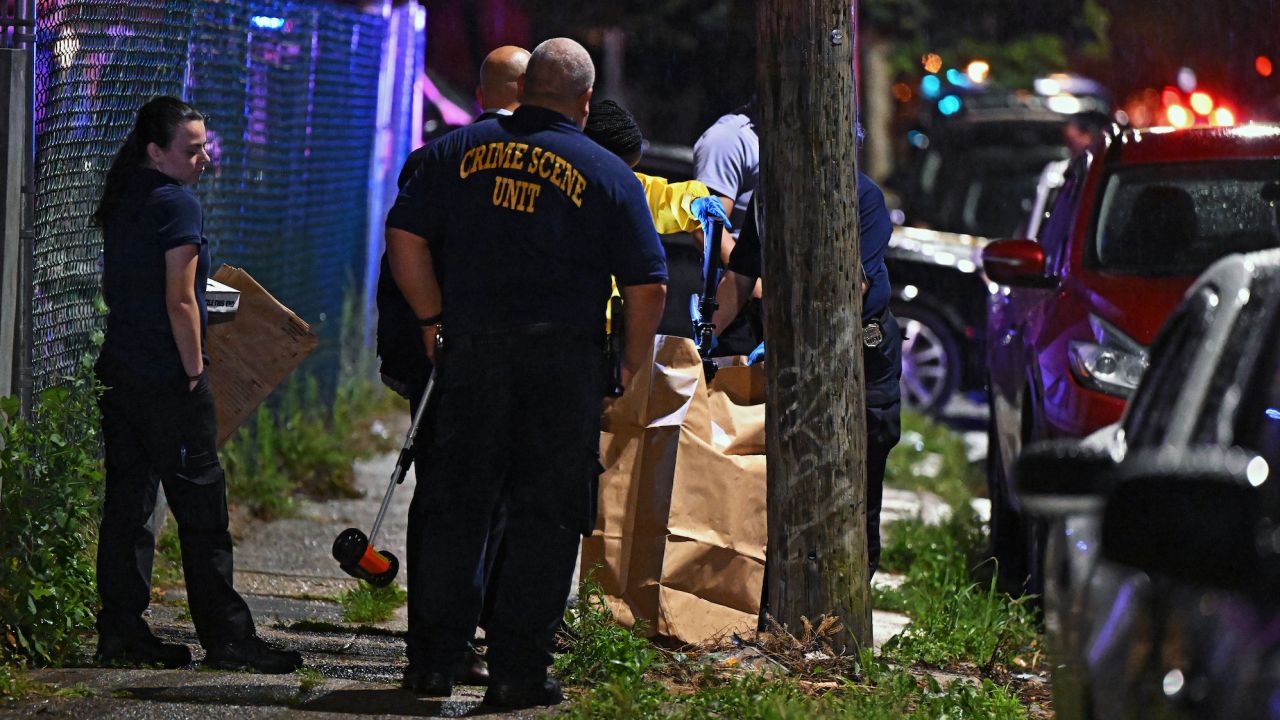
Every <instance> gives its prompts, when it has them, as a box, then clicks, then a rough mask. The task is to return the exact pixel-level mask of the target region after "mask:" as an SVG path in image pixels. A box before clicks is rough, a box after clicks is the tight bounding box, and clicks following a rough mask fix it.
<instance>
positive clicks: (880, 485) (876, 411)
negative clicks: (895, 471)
mask: <svg viewBox="0 0 1280 720" xmlns="http://www.w3.org/2000/svg"><path fill="white" fill-rule="evenodd" d="M901 435H902V419H901V404H900V403H898V402H895V403H892V404H890V405H883V406H880V407H870V406H868V407H867V564H868V566H869V567H870V569H871V572H870V574H871V575H875V574H876V570H877V569H878V568H879V567H880V507H881V505H882V504H883V502H884V469H885V463H886V462H887V460H888V459H889V451H890V450H892V449H893V446H894V445H897V444H898V438H899V437H901Z"/></svg>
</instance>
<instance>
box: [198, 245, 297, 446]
mask: <svg viewBox="0 0 1280 720" xmlns="http://www.w3.org/2000/svg"><path fill="white" fill-rule="evenodd" d="M213 279H214V280H217V281H218V282H220V283H222V284H224V285H229V286H231V287H233V288H235V289H237V290H239V291H240V309H239V310H238V311H237V312H236V316H235V319H234V320H231V321H230V322H226V323H220V324H217V325H210V326H209V328H208V330H207V338H206V347H207V349H208V351H209V385H210V386H211V388H212V389H213V397H214V401H215V403H216V404H217V409H218V446H219V447H221V446H222V444H223V443H224V442H226V441H227V438H229V437H231V434H232V433H234V432H235V431H236V428H238V427H240V424H241V423H243V422H244V421H245V420H247V419H248V418H249V416H250V415H252V414H253V413H254V411H255V410H257V409H258V405H260V404H262V401H263V400H266V399H267V396H268V395H270V394H271V391H272V390H274V389H275V387H276V386H277V385H279V384H280V383H281V382H282V381H283V380H284V379H285V378H286V377H288V376H289V373H291V372H293V371H294V369H295V368H297V367H298V365H299V364H301V363H302V361H303V360H304V359H305V358H306V357H307V355H310V354H311V351H312V350H315V349H316V346H317V345H319V344H320V339H319V338H318V337H316V336H315V334H314V333H312V332H311V326H310V325H308V324H307V323H305V322H303V320H302V319H301V318H299V317H298V316H297V315H294V314H293V312H291V311H290V310H289V308H287V307H285V306H284V305H281V304H280V302H279V301H278V300H276V299H275V298H274V297H272V296H271V293H269V292H267V291H266V290H264V289H263V287H262V286H261V285H259V284H258V283H257V282H256V281H255V280H254V279H253V278H251V277H249V273H247V272H245V271H244V270H241V269H240V268H237V267H232V266H230V265H223V266H222V267H220V268H218V271H217V272H216V273H214V274H213Z"/></svg>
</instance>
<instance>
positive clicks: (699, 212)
mask: <svg viewBox="0 0 1280 720" xmlns="http://www.w3.org/2000/svg"><path fill="white" fill-rule="evenodd" d="M689 209H690V210H691V211H693V215H694V217H696V218H698V222H700V223H702V231H703V232H707V231H708V230H710V229H711V221H712V220H713V219H716V218H719V219H720V222H722V223H724V226H725V227H726V228H728V229H729V230H732V229H733V225H732V224H730V223H729V216H728V215H725V214H724V204H723V203H721V202H720V198H718V197H710V196H708V197H700V198H698V199H697V200H694V201H693V202H692V203H691V204H690V205H689Z"/></svg>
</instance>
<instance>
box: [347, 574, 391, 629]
mask: <svg viewBox="0 0 1280 720" xmlns="http://www.w3.org/2000/svg"><path fill="white" fill-rule="evenodd" d="M408 599H409V594H408V593H406V592H405V591H404V590H402V589H400V586H399V585H396V584H394V583H392V584H391V585H388V586H386V587H375V586H373V585H370V584H369V583H367V582H365V581H363V580H361V581H360V584H359V585H358V586H357V587H354V588H352V589H350V590H348V591H346V592H345V593H343V594H342V595H341V596H340V597H339V598H338V604H339V605H341V606H342V619H343V620H345V621H347V622H349V623H380V622H385V621H387V620H390V619H391V616H392V615H394V614H395V612H396V608H398V607H400V606H401V605H404V604H405V601H406V600H408Z"/></svg>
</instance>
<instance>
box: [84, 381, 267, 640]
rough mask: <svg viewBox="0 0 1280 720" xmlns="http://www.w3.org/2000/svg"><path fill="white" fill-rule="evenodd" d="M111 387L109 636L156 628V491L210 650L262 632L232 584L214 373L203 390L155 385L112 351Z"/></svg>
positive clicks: (105, 536) (103, 534)
mask: <svg viewBox="0 0 1280 720" xmlns="http://www.w3.org/2000/svg"><path fill="white" fill-rule="evenodd" d="M97 373H98V379H99V380H100V381H101V382H102V383H103V384H104V385H106V386H107V390H106V392H104V393H103V395H102V398H101V400H100V401H99V405H100V407H101V410H102V437H103V444H104V446H105V451H106V497H105V498H104V501H103V506H102V525H101V528H100V531H99V536H98V595H99V597H100V598H101V600H102V610H101V611H100V612H99V613H98V632H99V634H101V635H115V636H124V637H128V636H133V635H137V634H141V633H145V632H148V630H147V626H146V623H145V622H144V621H143V619H142V613H143V611H145V610H146V609H147V604H148V603H149V602H150V600H151V564H152V560H153V558H154V556H155V536H154V535H153V534H152V532H151V529H150V528H149V527H148V520H149V519H150V517H151V512H152V510H153V509H154V508H155V503H156V488H157V486H158V485H159V483H164V492H165V497H166V498H168V500H169V508H170V509H171V510H172V511H173V515H174V518H175V519H176V520H177V522H178V538H179V540H180V541H181V543H182V571H183V575H184V577H185V578H186V585H187V602H188V605H189V606H190V608H191V619H192V621H193V622H194V624H195V627H196V634H197V635H198V636H199V638H200V644H201V645H203V646H204V647H205V648H206V649H207V648H210V647H214V646H216V645H220V644H222V643H225V642H228V641H232V640H239V639H242V638H244V637H247V636H249V635H252V634H253V632H254V629H253V617H252V615H251V614H250V612H249V607H248V605H246V604H245V602H244V599H243V598H241V597H240V595H239V593H237V592H236V591H235V588H234V587H233V586H232V555H231V553H232V549H231V547H232V546H231V534H230V533H229V532H228V531H227V492H226V479H225V477H224V475H223V473H222V466H221V465H220V464H219V463H218V454H217V418H216V415H215V414H214V402H213V393H212V392H211V391H210V389H209V381H208V377H207V374H206V376H205V377H203V378H201V379H200V381H199V382H198V383H197V385H196V387H195V389H194V390H191V391H190V392H188V391H187V387H186V382H185V381H183V380H181V379H180V377H179V378H178V379H174V380H171V381H166V382H155V381H154V380H152V379H147V378H141V377H138V376H135V375H133V374H132V373H131V372H130V371H129V370H128V369H126V368H123V367H121V366H120V365H119V364H118V363H115V362H112V361H111V360H110V359H109V358H106V357H104V358H102V359H100V360H99V362H98V366H97Z"/></svg>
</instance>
